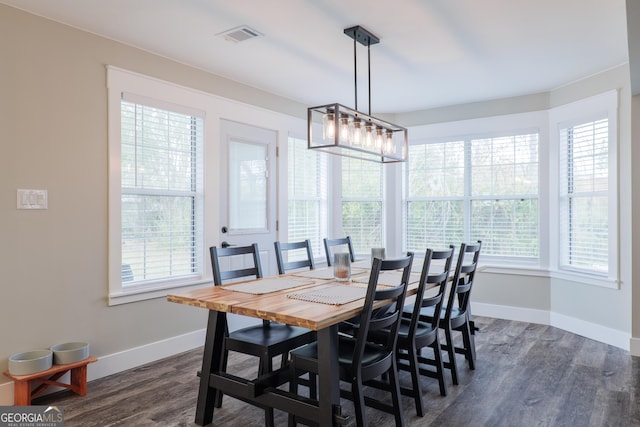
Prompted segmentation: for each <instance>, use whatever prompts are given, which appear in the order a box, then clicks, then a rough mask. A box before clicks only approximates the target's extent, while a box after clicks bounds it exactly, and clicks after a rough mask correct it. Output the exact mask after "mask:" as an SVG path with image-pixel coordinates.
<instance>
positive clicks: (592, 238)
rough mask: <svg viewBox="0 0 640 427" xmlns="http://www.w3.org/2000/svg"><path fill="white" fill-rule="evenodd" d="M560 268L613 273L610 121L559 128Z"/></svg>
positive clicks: (604, 120) (603, 120)
mask: <svg viewBox="0 0 640 427" xmlns="http://www.w3.org/2000/svg"><path fill="white" fill-rule="evenodd" d="M559 160H560V268H561V269H575V270H579V271H580V270H581V271H584V272H597V273H600V274H607V273H608V272H609V271H608V270H609V263H610V260H609V222H610V218H609V184H610V183H609V122H608V119H606V118H605V119H601V120H596V121H592V122H587V123H583V124H579V125H573V126H567V127H562V128H561V129H560V159H559Z"/></svg>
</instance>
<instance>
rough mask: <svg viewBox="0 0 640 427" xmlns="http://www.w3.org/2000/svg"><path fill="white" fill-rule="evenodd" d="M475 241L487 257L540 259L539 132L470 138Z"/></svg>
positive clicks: (471, 221)
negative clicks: (480, 245) (479, 243)
mask: <svg viewBox="0 0 640 427" xmlns="http://www.w3.org/2000/svg"><path fill="white" fill-rule="evenodd" d="M469 146H470V150H471V153H470V168H471V195H470V209H469V211H470V231H469V235H470V238H471V239H472V240H474V241H475V240H482V251H483V253H484V255H496V256H501V257H524V258H538V256H539V239H538V234H539V233H538V228H539V227H538V134H537V133H532V134H523V135H510V136H502V137H496V138H482V139H472V140H471V142H470V144H469Z"/></svg>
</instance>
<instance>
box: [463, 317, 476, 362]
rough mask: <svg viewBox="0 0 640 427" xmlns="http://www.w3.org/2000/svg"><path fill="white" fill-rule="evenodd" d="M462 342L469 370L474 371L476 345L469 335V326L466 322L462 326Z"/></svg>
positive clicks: (470, 334)
mask: <svg viewBox="0 0 640 427" xmlns="http://www.w3.org/2000/svg"><path fill="white" fill-rule="evenodd" d="M462 342H463V344H464V352H465V358H466V359H467V362H468V363H469V369H471V370H474V369H476V343H475V340H474V338H473V335H472V333H471V325H470V324H469V323H468V322H465V323H464V325H462Z"/></svg>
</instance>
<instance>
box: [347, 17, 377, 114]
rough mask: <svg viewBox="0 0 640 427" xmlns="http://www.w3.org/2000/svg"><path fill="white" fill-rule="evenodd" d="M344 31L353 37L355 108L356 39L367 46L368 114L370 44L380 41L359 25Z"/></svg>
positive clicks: (356, 82) (356, 106) (356, 92)
mask: <svg viewBox="0 0 640 427" xmlns="http://www.w3.org/2000/svg"><path fill="white" fill-rule="evenodd" d="M344 33H345V34H346V35H348V36H349V37H351V38H352V39H353V77H354V87H355V98H356V100H355V109H356V110H357V109H358V59H357V51H356V41H357V42H359V43H360V44H361V45H363V46H366V47H367V68H368V70H367V73H368V76H367V79H368V83H369V93H368V95H369V115H371V45H372V44H377V43H380V38H379V37H377V36H375V35H374V34H373V33H371V32H369V31H368V30H366V29H365V28H363V27H361V26H360V25H356V26H355V27H350V28H345V30H344Z"/></svg>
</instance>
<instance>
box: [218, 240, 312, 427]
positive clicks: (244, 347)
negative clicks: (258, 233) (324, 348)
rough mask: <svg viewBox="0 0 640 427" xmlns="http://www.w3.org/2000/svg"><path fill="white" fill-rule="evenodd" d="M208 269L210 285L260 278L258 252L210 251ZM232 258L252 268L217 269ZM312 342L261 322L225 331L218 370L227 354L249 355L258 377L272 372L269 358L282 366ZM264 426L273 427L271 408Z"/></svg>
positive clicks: (308, 334)
mask: <svg viewBox="0 0 640 427" xmlns="http://www.w3.org/2000/svg"><path fill="white" fill-rule="evenodd" d="M210 253H211V266H212V268H213V282H214V285H215V286H220V285H222V282H223V281H224V280H229V279H237V278H244V277H246V278H249V277H254V278H257V279H259V278H261V277H262V268H261V264H260V252H259V250H258V245H257V244H256V243H254V244H253V245H250V246H232V247H227V248H218V247H216V246H213V247H211V248H210ZM232 256H251V258H252V259H253V267H248V268H241V269H236V270H226V271H223V270H222V269H221V267H220V259H221V258H227V257H232ZM313 341H315V336H314V334H313V333H312V331H310V330H309V329H305V328H301V327H297V326H290V325H284V324H280V323H275V322H270V321H268V320H263V321H262V324H261V325H255V326H249V327H245V328H242V329H238V330H236V331H233V332H229V330H228V329H227V331H226V334H225V339H224V349H223V351H224V355H223V357H222V366H221V369H220V370H221V371H222V372H226V370H227V359H228V356H229V351H236V352H239V353H244V354H250V355H252V356H256V357H258V358H260V364H259V366H258V375H260V374H263V373H267V372H271V371H272V370H273V357H275V356H279V355H282V357H283V359H284V361H283V362H282V364H283V365H284V363H285V361H286V359H287V355H288V354H289V352H290V351H291V350H293V349H294V348H297V347H300V346H302V345H304V344H308V343H310V342H313ZM221 405H222V395H221V394H218V395H217V398H216V406H217V407H220V406H221ZM265 425H267V426H273V409H271V408H265Z"/></svg>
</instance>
